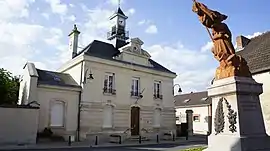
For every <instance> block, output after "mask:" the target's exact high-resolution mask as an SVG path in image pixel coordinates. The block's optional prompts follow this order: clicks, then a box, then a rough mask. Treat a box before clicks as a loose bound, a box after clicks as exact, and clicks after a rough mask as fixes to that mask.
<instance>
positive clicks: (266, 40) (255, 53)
mask: <svg viewBox="0 0 270 151" xmlns="http://www.w3.org/2000/svg"><path fill="white" fill-rule="evenodd" d="M236 53H237V54H239V55H241V56H242V57H243V58H245V59H246V61H247V63H248V66H249V69H250V72H251V73H252V74H256V73H261V72H265V71H269V70H270V32H266V33H264V34H262V35H260V36H257V37H254V38H252V39H250V42H249V43H248V44H247V45H246V46H245V48H244V49H243V50H241V51H238V52H236Z"/></svg>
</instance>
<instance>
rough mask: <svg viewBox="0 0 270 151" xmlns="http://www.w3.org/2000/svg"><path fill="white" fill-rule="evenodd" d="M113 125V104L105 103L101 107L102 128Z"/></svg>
mask: <svg viewBox="0 0 270 151" xmlns="http://www.w3.org/2000/svg"><path fill="white" fill-rule="evenodd" d="M112 127H113V106H112V105H105V106H104V109H103V128H112Z"/></svg>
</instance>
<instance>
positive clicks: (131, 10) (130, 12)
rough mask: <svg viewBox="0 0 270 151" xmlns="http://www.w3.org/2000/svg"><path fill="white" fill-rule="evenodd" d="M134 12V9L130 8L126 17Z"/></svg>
mask: <svg viewBox="0 0 270 151" xmlns="http://www.w3.org/2000/svg"><path fill="white" fill-rule="evenodd" d="M135 12H136V10H135V9H134V8H130V9H129V10H128V11H127V16H131V15H133V14H134V13H135Z"/></svg>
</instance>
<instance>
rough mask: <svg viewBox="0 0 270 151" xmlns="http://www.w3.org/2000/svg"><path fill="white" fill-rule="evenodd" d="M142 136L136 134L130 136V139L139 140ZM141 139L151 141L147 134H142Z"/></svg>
mask: <svg viewBox="0 0 270 151" xmlns="http://www.w3.org/2000/svg"><path fill="white" fill-rule="evenodd" d="M139 139H140V136H139V135H136V136H130V137H129V139H128V140H130V141H139ZM141 141H150V139H149V138H147V137H145V136H141Z"/></svg>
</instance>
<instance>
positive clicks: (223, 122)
mask: <svg viewBox="0 0 270 151" xmlns="http://www.w3.org/2000/svg"><path fill="white" fill-rule="evenodd" d="M262 92H263V90H262V84H259V83H257V82H256V81H255V80H254V79H252V78H245V77H229V78H225V79H221V80H217V81H215V82H214V83H213V85H212V86H211V87H210V88H209V89H208V95H209V96H210V97H212V113H213V114H212V133H211V135H210V136H209V137H208V148H207V149H206V150H207V151H270V139H269V137H268V136H267V135H266V132H265V126H264V121H263V116H262V111H261V105H260V99H259V95H260V94H261V93H262Z"/></svg>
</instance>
